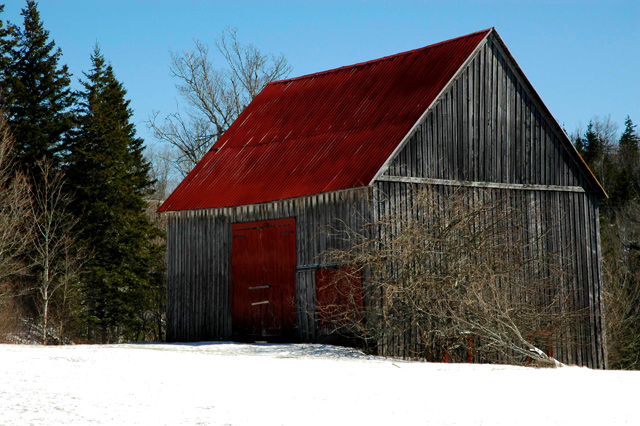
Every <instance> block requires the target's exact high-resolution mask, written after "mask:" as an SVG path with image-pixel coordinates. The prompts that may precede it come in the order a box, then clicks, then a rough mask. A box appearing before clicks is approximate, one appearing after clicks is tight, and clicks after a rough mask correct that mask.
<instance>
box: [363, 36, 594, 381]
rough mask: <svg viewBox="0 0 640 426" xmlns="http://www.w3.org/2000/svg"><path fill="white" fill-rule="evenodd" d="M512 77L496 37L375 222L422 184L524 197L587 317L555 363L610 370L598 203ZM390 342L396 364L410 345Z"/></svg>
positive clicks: (432, 122) (392, 166)
mask: <svg viewBox="0 0 640 426" xmlns="http://www.w3.org/2000/svg"><path fill="white" fill-rule="evenodd" d="M515 69H516V68H515V66H514V64H512V63H511V62H510V60H509V59H508V58H507V56H506V55H505V52H504V51H503V50H502V48H501V47H500V45H499V44H498V43H497V42H495V40H493V39H492V37H489V39H488V42H487V43H486V44H485V45H484V46H483V47H481V48H480V50H479V51H478V52H477V54H476V55H475V56H474V57H473V58H472V60H471V61H470V62H469V63H468V65H467V66H466V67H465V68H464V70H463V71H462V73H461V74H459V75H458V77H457V78H456V79H455V80H454V81H453V82H452V84H451V85H450V86H449V88H448V89H447V90H446V91H445V92H444V93H443V94H442V95H441V97H440V98H439V100H438V101H437V103H436V104H435V105H434V106H433V107H432V108H431V110H430V112H428V113H427V115H426V116H425V118H424V120H423V121H422V122H421V123H420V124H419V125H418V126H417V128H416V130H415V132H414V133H413V134H412V135H411V136H410V138H409V140H408V142H407V143H406V145H405V147H404V148H402V149H401V150H400V151H399V152H398V153H397V155H396V157H395V158H394V159H393V160H392V161H391V162H390V163H389V167H388V169H387V170H386V172H385V173H384V175H383V176H381V177H380V180H379V181H378V182H376V185H375V186H376V194H378V195H377V198H378V201H377V202H376V205H377V207H376V214H377V215H382V214H385V213H389V212H390V211H393V210H394V208H393V206H394V205H396V203H397V200H400V199H402V198H403V197H406V196H408V193H409V192H408V188H410V187H411V185H414V184H417V183H422V184H431V185H433V184H435V185H436V186H435V187H436V188H438V190H439V191H450V190H452V188H456V187H461V185H462V187H467V188H470V190H476V188H483V189H482V190H485V191H486V190H489V191H500V190H502V191H512V192H518V193H520V196H519V197H514V198H512V199H513V200H514V201H513V203H514V204H513V207H514V208H520V209H524V210H526V211H527V212H528V214H530V215H531V216H530V220H532V221H534V222H537V223H539V225H540V226H541V227H542V228H543V229H550V227H551V226H556V227H557V228H558V229H559V231H558V232H557V233H556V234H554V235H555V236H554V238H556V240H555V241H554V242H553V244H556V245H558V246H559V248H560V253H561V256H562V257H564V258H571V259H572V265H571V267H570V270H567V271H566V272H567V274H568V275H569V276H571V277H572V281H571V282H567V283H566V285H568V286H570V287H571V288H572V289H574V290H575V295H576V298H577V299H576V306H577V307H581V308H584V309H586V310H588V312H589V316H588V320H587V321H586V322H585V323H584V324H583V326H582V327H581V329H580V330H579V332H578V339H577V341H575V342H566V341H565V342H560V343H561V344H560V346H559V348H560V353H559V354H558V355H559V357H560V358H561V359H562V360H563V361H566V362H569V363H575V364H580V365H588V366H591V367H597V368H603V367H604V366H605V365H606V359H605V358H606V357H605V353H604V351H605V346H604V337H605V336H604V327H603V322H604V318H603V313H602V309H603V305H602V298H603V294H602V279H601V261H600V259H601V253H600V243H599V241H600V236H599V222H598V200H597V197H596V195H595V193H594V191H593V187H592V186H590V185H591V184H590V183H589V182H590V180H589V176H587V174H586V173H585V171H584V169H583V168H581V167H578V161H581V160H580V159H578V158H577V157H576V155H575V153H574V152H573V151H572V148H571V147H569V146H567V145H566V144H567V143H568V142H567V141H566V140H565V139H566V137H565V136H564V135H562V134H561V133H560V130H559V128H558V126H557V124H556V123H554V122H553V121H552V120H553V119H552V118H551V117H550V116H548V113H547V112H546V109H545V108H544V107H543V106H542V105H540V104H539V103H538V101H537V100H536V96H535V95H533V93H532V92H531V89H530V88H529V87H528V85H527V84H526V83H525V82H524V81H523V79H522V78H521V76H520V75H519V74H518V73H517V71H514V70H515ZM500 188H502V189H500ZM518 200H519V201H518ZM532 206H535V208H534V209H532ZM552 213H553V214H552ZM550 244H551V243H550ZM390 339H391V341H389V342H388V347H387V348H386V349H385V351H384V352H385V353H386V354H388V355H399V354H398V353H396V352H397V351H402V347H403V346H404V345H405V343H403V342H402V341H401V342H397V341H396V340H397V339H402V337H397V336H396V337H390ZM394 339H395V340H394ZM406 344H413V343H412V342H406Z"/></svg>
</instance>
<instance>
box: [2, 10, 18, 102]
mask: <svg viewBox="0 0 640 426" xmlns="http://www.w3.org/2000/svg"><path fill="white" fill-rule="evenodd" d="M3 12H4V5H3V4H0V107H2V106H3V105H4V104H5V101H4V93H5V92H6V88H5V80H6V78H5V74H6V71H7V68H8V65H9V63H10V60H9V53H10V52H11V49H12V47H13V46H14V45H15V40H14V39H13V37H11V35H12V33H13V31H14V27H13V25H11V24H5V22H4V21H3V20H2V13H3Z"/></svg>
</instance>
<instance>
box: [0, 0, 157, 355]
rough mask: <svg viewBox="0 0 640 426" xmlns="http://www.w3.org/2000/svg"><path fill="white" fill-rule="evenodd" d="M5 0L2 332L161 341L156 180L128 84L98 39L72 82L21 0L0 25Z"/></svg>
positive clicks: (0, 115)
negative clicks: (76, 86) (152, 200)
mask: <svg viewBox="0 0 640 426" xmlns="http://www.w3.org/2000/svg"><path fill="white" fill-rule="evenodd" d="M3 9H4V6H0V194H2V195H0V327H1V326H2V325H3V324H4V328H5V330H4V331H7V330H8V331H11V332H12V333H9V334H7V333H4V335H3V337H4V338H5V339H9V338H13V339H20V338H22V339H24V338H33V339H36V340H38V341H42V342H44V343H51V342H65V341H71V340H74V341H89V342H103V343H106V342H117V341H122V340H134V341H137V340H144V339H154V340H160V339H162V333H163V331H162V330H163V327H162V315H163V312H164V277H163V274H164V264H163V262H164V254H163V252H164V245H163V244H164V243H163V240H162V231H161V230H160V228H159V227H158V226H156V224H155V223H154V221H153V220H152V216H150V215H149V214H148V212H147V210H148V209H149V204H148V202H147V201H146V200H145V198H148V196H149V195H150V194H151V193H152V191H153V184H154V182H153V180H152V179H151V177H150V170H151V164H150V163H149V161H148V160H147V159H145V157H144V143H143V140H142V139H141V138H139V137H138V136H137V135H136V130H135V128H134V126H133V124H132V123H131V117H132V111H131V108H130V107H129V101H128V100H127V99H126V93H127V92H126V90H125V88H124V87H123V85H122V83H120V82H119V81H118V80H117V78H116V76H115V72H114V70H113V68H112V66H111V65H110V64H109V63H108V61H107V60H106V59H105V58H104V56H103V54H102V53H101V51H100V48H99V46H98V45H96V46H95V48H94V50H93V52H92V53H91V68H90V69H89V70H88V71H87V72H86V73H84V78H82V79H81V89H80V90H72V89H71V86H70V85H71V74H70V72H69V70H68V68H67V66H66V65H64V64H62V52H61V50H60V48H58V47H56V45H55V42H54V41H53V40H52V39H51V38H50V36H49V32H48V31H47V30H46V29H45V28H44V25H43V22H42V20H41V19H40V14H39V12H38V9H37V3H35V2H34V1H31V0H29V1H27V2H26V5H25V7H24V8H23V9H22V13H21V14H22V17H23V22H22V25H17V24H13V23H11V22H4V21H3V20H2V19H1V18H2V15H1V14H2V12H3ZM18 318H22V319H26V318H28V319H30V320H25V321H24V322H25V323H24V324H19V323H18ZM25 327H29V328H31V329H35V330H36V331H37V332H35V333H33V332H32V333H29V332H28V331H25ZM2 331H3V330H0V334H2ZM32 331H33V330H32ZM27 335H30V336H32V337H28V336H27ZM8 336H9V337H8ZM25 336H27V337H25Z"/></svg>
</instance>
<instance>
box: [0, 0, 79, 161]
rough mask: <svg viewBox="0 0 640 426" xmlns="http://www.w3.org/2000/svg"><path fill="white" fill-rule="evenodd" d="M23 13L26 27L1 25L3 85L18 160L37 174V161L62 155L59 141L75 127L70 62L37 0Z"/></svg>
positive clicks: (0, 51)
mask: <svg viewBox="0 0 640 426" xmlns="http://www.w3.org/2000/svg"><path fill="white" fill-rule="evenodd" d="M22 16H23V17H24V22H23V26H24V28H20V27H18V26H15V25H11V24H10V25H9V26H7V28H6V29H4V30H3V29H2V28H1V27H0V31H2V32H0V44H1V45H2V48H0V53H1V54H2V61H3V62H4V63H3V64H2V67H3V70H4V71H3V72H2V73H0V80H1V81H0V88H2V89H3V94H2V104H3V106H4V108H5V109H6V111H7V114H8V117H9V124H10V126H11V129H12V131H13V134H14V136H15V139H16V146H15V150H16V154H15V155H16V158H17V160H18V163H19V165H20V167H21V168H22V169H23V170H25V171H28V172H30V173H35V174H37V167H35V164H36V163H37V162H38V161H40V160H43V159H47V160H49V161H54V162H55V160H57V159H58V153H59V149H60V146H61V142H62V140H63V138H64V136H65V134H66V133H67V132H68V131H69V129H70V128H71V123H72V115H71V112H70V108H71V107H72V105H73V103H74V96H73V94H72V92H71V89H70V88H69V84H70V82H71V79H70V74H69V71H68V69H67V66H66V65H62V66H60V65H59V62H60V59H61V56H62V52H61V50H60V49H59V48H56V47H55V42H54V41H53V40H49V31H47V30H45V29H44V26H43V23H42V20H41V19H40V13H39V12H38V9H37V3H35V2H34V1H32V0H29V1H27V4H26V6H25V8H24V9H22Z"/></svg>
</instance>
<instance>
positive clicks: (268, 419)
mask: <svg viewBox="0 0 640 426" xmlns="http://www.w3.org/2000/svg"><path fill="white" fill-rule="evenodd" d="M639 385H640V372H617V371H593V370H588V369H585V368H577V367H565V368H559V369H533V368H518V367H509V366H501V365H464V364H462V365H460V364H428V363H417V362H403V361H397V360H389V359H383V358H376V357H368V356H365V355H362V354H361V353H359V352H357V351H355V350H352V349H345V348H338V347H333V346H323V345H260V344H256V345H246V344H235V343H200V344H190V345H179V344H174V345H170V344H141V345H133V344H126V345H124V344H123V345H103V346H101V345H97V346H80V345H79V346H57V347H42V346H18V345H0V425H3V426H6V425H65V424H73V425H98V424H99V425H550V424H551V425H614V424H629V425H640V408H639V407H638V403H639V402H638V401H639V400H638V395H639V393H638V386H639Z"/></svg>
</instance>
